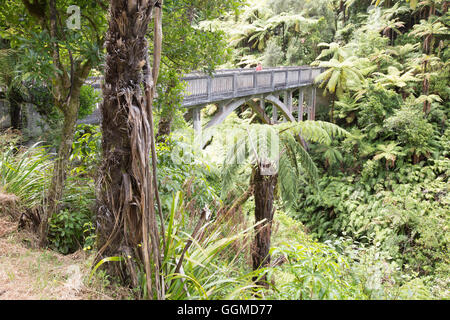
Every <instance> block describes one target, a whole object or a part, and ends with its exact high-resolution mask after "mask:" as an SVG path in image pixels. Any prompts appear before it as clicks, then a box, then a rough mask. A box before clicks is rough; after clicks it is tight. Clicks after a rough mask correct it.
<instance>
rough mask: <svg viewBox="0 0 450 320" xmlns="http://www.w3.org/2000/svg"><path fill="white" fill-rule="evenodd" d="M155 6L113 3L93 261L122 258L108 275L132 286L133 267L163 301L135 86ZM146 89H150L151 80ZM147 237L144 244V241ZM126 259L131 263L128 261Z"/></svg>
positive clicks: (143, 120) (143, 106) (143, 112)
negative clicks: (141, 271) (140, 269)
mask: <svg viewBox="0 0 450 320" xmlns="http://www.w3.org/2000/svg"><path fill="white" fill-rule="evenodd" d="M158 5H159V4H158V3H157V2H156V1H151V0H143V1H140V5H139V6H138V5H137V2H136V1H133V0H128V1H127V0H113V1H111V4H110V16H109V28H108V32H107V35H106V44H105V45H106V52H107V55H106V63H105V83H104V84H103V97H104V99H103V103H102V105H101V112H102V116H103V117H102V131H103V139H102V155H103V160H102V167H101V177H100V180H99V183H98V185H99V190H98V192H99V194H98V202H99V203H98V204H99V207H98V208H99V209H98V212H97V226H98V228H97V235H98V246H99V253H98V257H97V260H98V259H100V258H102V257H108V256H117V255H119V256H123V257H124V258H125V260H126V263H125V265H126V269H122V268H121V267H120V265H119V264H113V265H111V266H110V268H109V269H108V272H109V273H112V274H114V275H118V276H121V277H122V278H130V279H131V282H132V284H133V285H137V277H136V266H134V263H133V260H134V259H136V260H137V261H140V262H141V263H142V264H143V266H144V269H145V274H146V280H147V289H148V294H149V297H150V298H153V297H155V298H157V299H162V298H164V290H163V285H162V279H161V278H160V276H159V269H160V261H161V257H160V254H161V253H160V248H159V244H160V240H159V235H158V230H157V223H156V215H155V210H154V201H153V199H154V197H153V195H154V189H153V184H152V170H151V167H150V165H151V164H150V158H149V154H150V150H151V140H152V139H153V137H152V136H151V127H150V123H149V119H150V118H149V114H148V112H151V99H150V101H149V102H150V104H149V103H146V99H145V97H144V95H143V92H142V90H141V87H140V85H141V84H142V83H143V67H146V72H147V73H148V72H153V73H155V68H153V71H152V70H149V68H148V65H147V62H146V61H147V52H148V44H147V41H146V39H145V35H146V33H147V29H148V24H149V22H150V20H151V19H152V13H153V9H154V7H155V6H158ZM146 84H147V85H148V86H151V87H150V89H151V91H152V92H153V90H154V89H153V86H154V85H155V83H154V79H153V81H152V82H151V83H146ZM149 237H150V239H149ZM128 255H130V256H131V257H132V258H128Z"/></svg>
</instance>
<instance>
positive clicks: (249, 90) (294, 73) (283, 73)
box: [182, 66, 322, 106]
mask: <svg viewBox="0 0 450 320" xmlns="http://www.w3.org/2000/svg"><path fill="white" fill-rule="evenodd" d="M321 72H322V69H321V68H318V67H309V66H301V67H281V68H269V69H263V70H260V71H256V70H255V69H251V70H246V69H232V70H221V71H219V72H216V73H214V74H213V75H212V77H211V76H209V75H207V74H201V73H195V74H190V75H187V76H185V77H183V78H182V80H183V81H185V82H186V89H185V93H184V102H183V105H184V106H192V105H198V104H200V103H208V102H213V101H220V100H225V99H230V98H236V97H243V96H248V95H252V94H262V93H267V92H274V91H277V90H286V89H290V88H297V87H300V86H302V85H310V84H312V83H313V82H314V79H315V77H317V76H318V75H319V74H320V73H321Z"/></svg>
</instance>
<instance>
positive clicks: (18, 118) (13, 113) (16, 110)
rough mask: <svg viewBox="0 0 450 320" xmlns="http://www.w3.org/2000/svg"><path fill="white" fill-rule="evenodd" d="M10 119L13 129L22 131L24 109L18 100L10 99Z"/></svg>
mask: <svg viewBox="0 0 450 320" xmlns="http://www.w3.org/2000/svg"><path fill="white" fill-rule="evenodd" d="M8 101H9V117H10V119H11V128H13V129H17V130H20V129H22V115H21V113H22V107H21V105H20V103H19V102H17V100H16V99H9V100H8Z"/></svg>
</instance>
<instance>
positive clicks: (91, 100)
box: [78, 85, 101, 119]
mask: <svg viewBox="0 0 450 320" xmlns="http://www.w3.org/2000/svg"><path fill="white" fill-rule="evenodd" d="M100 101H101V95H100V93H99V92H97V91H95V89H94V88H93V87H92V86H89V85H85V86H82V87H81V89H80V109H79V110H78V119H83V118H85V117H87V116H88V115H90V114H91V113H92V112H93V111H94V109H95V108H96V106H97V103H99V102H100Z"/></svg>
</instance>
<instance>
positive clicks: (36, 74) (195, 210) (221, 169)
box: [0, 0, 450, 299]
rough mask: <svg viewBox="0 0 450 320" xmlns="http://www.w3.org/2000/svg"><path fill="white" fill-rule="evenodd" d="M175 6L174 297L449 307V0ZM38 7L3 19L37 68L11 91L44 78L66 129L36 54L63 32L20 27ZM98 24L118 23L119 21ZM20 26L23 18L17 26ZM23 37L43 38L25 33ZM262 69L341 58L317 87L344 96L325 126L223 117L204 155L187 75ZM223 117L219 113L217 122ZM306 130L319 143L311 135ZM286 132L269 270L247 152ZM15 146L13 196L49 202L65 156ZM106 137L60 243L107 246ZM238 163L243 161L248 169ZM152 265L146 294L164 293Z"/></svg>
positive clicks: (169, 185)
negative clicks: (99, 208)
mask: <svg viewBox="0 0 450 320" xmlns="http://www.w3.org/2000/svg"><path fill="white" fill-rule="evenodd" d="M61 3H62V4H64V5H66V2H65V1H62V2H61ZM164 4H165V7H164V19H165V20H164V30H165V31H164V33H165V40H164V43H163V57H162V69H161V73H160V79H159V83H160V84H161V85H160V86H159V87H158V97H157V99H156V110H155V116H156V118H157V120H159V128H161V127H162V126H164V125H166V126H167V125H168V128H169V130H168V131H169V132H170V135H169V136H167V137H166V138H165V139H162V140H160V139H158V143H157V165H158V168H157V169H158V170H157V174H158V176H157V178H158V180H157V183H158V188H159V193H160V195H161V201H162V212H163V220H164V225H163V226H160V227H165V232H164V237H163V239H161V242H162V247H164V255H163V258H164V259H163V260H164V261H163V263H162V266H163V267H162V269H164V270H163V272H164V275H165V278H164V279H165V281H166V284H167V285H166V289H167V292H166V298H168V299H223V298H229V299H252V298H255V297H260V298H263V299H266V298H267V299H449V298H450V296H449V291H448V287H449V285H450V258H449V257H450V255H449V247H450V238H449V228H450V215H449V212H450V187H449V186H450V185H449V176H450V128H449V126H448V118H449V117H450V99H449V98H450V90H449V87H450V77H449V75H450V65H449V63H448V58H449V56H450V50H449V48H448V43H449V30H448V25H449V18H450V16H449V13H448V11H447V2H445V1H439V0H433V1H422V2H418V1H413V0H411V1H404V0H399V1H394V0H392V1H371V0H366V1H352V0H347V1H334V0H316V1H312V0H311V1H300V0H276V1H264V0H260V1H258V0H251V1H250V0H249V1H248V5H246V6H245V5H241V4H240V3H239V2H238V1H232V0H228V1H213V0H211V1H194V0H192V1H188V0H183V1H165V2H164ZM18 8H20V10H18ZM89 8H90V7H89ZM93 8H94V9H95V8H97V7H96V6H94V7H93ZM16 9H17V10H16ZM16 11H17V12H16ZM22 11H23V7H22V6H21V5H20V4H17V3H12V2H8V10H5V11H4V13H2V14H0V23H1V25H0V27H1V29H0V31H1V34H0V35H1V36H2V37H7V38H8V41H7V42H8V43H7V44H6V45H5V47H6V48H10V47H15V48H16V49H17V54H26V59H23V60H22V62H21V64H20V65H19V66H18V67H20V68H22V69H20V70H22V72H23V73H22V74H21V76H20V77H19V78H17V79H19V80H18V82H14V83H13V82H12V81H9V80H11V79H9V78H8V77H9V76H10V75H11V74H12V73H14V72H20V70H19V69H18V70H16V71H13V69H11V70H7V69H6V68H5V70H3V71H4V72H3V74H2V75H1V76H2V77H3V80H2V81H3V82H2V84H1V85H2V86H12V84H17V86H18V87H19V88H20V87H21V86H23V85H24V84H27V83H31V82H30V81H35V82H36V83H38V84H39V85H29V86H28V87H27V90H23V95H24V96H27V97H28V96H29V97H31V98H32V99H31V100H33V101H34V102H35V104H36V105H37V108H38V110H39V112H40V113H41V114H42V115H45V117H46V119H47V120H48V123H49V124H50V123H57V122H58V121H60V120H61V119H60V117H61V116H60V115H58V113H56V112H55V108H54V106H53V103H54V102H53V99H52V96H51V89H50V88H51V83H50V82H51V81H48V79H49V74H52V72H54V66H52V63H51V57H50V54H49V52H48V48H41V49H39V50H37V49H36V48H40V46H39V45H38V43H39V42H42V43H49V44H51V43H52V41H51V39H50V37H49V34H48V33H45V32H41V33H36V28H37V27H36V26H33V25H30V21H29V20H21V15H22ZM97 18H98V19H99V21H98V23H101V22H103V21H104V18H105V16H104V15H101V17H97ZM6 20H8V23H6V22H5V21H6ZM10 25H14V26H15V27H14V28H6V26H10ZM22 29H24V30H26V31H27V32H24V33H23V34H22V33H20V32H19V31H20V30H22ZM93 34H94V33H93ZM93 34H88V35H87V36H86V35H81V34H78V33H74V34H71V35H70V37H69V38H68V39H66V41H65V42H64V41H63V43H66V44H67V48H66V47H64V49H62V50H63V53H64V54H65V55H68V54H69V51H68V48H69V47H70V46H69V44H70V43H72V42H75V43H77V45H78V46H79V47H77V48H76V50H75V48H74V52H75V51H76V52H78V54H79V55H80V56H86V57H91V56H94V58H95V59H94V58H92V59H93V61H95V63H98V62H99V61H100V59H101V58H102V57H101V53H100V49H99V48H98V47H97V46H96V45H93V42H92V41H88V40H89V39H88V38H89V37H90V36H93ZM77 39H78V40H77ZM180 39H181V40H182V41H181V40H180ZM6 50H10V49H6ZM3 52H8V51H3ZM66 60H67V61H68V58H66ZM4 61H6V60H3V63H4ZM67 61H65V62H66V63H67ZM260 61H261V62H263V66H264V67H266V66H267V67H268V66H282V65H303V64H312V65H318V66H321V67H324V68H325V71H324V72H323V73H322V74H321V75H319V76H318V77H317V78H316V82H317V85H318V86H319V87H321V88H323V89H324V90H323V93H324V95H328V96H327V99H328V98H329V105H328V106H327V108H326V109H321V110H318V112H317V115H316V120H317V121H314V122H312V121H304V122H302V123H299V124H292V123H280V124H277V125H274V126H267V125H263V124H259V123H258V121H259V120H257V119H255V116H254V114H253V113H252V112H250V111H249V110H236V112H234V113H233V114H232V115H230V116H229V117H227V119H226V120H225V121H224V122H223V123H222V124H220V125H219V126H217V127H216V130H217V131H218V132H220V133H221V134H220V135H215V136H214V137H213V138H212V140H210V141H209V143H208V146H207V147H206V148H205V150H201V149H200V148H199V147H198V146H197V145H195V144H193V143H192V141H193V140H194V139H193V136H194V134H193V130H192V128H190V126H191V125H190V124H189V120H188V117H186V118H184V117H183V112H184V110H181V109H180V108H178V107H179V105H180V103H181V93H182V91H183V84H182V83H180V82H179V77H180V75H181V74H183V73H187V72H190V71H192V70H195V69H202V70H204V71H207V72H208V71H211V70H213V69H215V68H227V67H233V68H234V67H253V66H255V65H256V64H257V63H258V62H260ZM0 62H1V60H0ZM24 70H26V71H27V72H24ZM45 80H47V82H48V83H47V85H44V84H43V83H42V82H46V81H45ZM27 81H29V82H27ZM25 91H26V92H25ZM99 98H100V97H99V96H98V94H96V93H95V92H94V90H93V89H92V88H91V87H89V86H83V87H81V93H80V112H79V117H80V118H83V117H84V116H86V115H88V114H89V113H90V112H92V110H93V108H94V106H95V104H96V103H98V102H99ZM295 103H298V101H297V100H296V99H295V100H294V104H295ZM266 107H267V106H266ZM268 108H269V110H267V111H268V114H269V115H270V113H271V112H272V110H270V109H271V106H269V107H268ZM216 110H217V108H216V107H215V106H208V107H206V108H204V109H203V110H202V113H203V117H202V118H203V120H202V121H204V122H206V121H208V119H209V118H210V117H211V116H212V115H213V114H214V113H215V112H216ZM326 121H330V122H326ZM172 124H173V126H172ZM155 125H156V123H155ZM56 127H57V126H56V125H54V126H53V125H51V126H50V130H49V132H48V137H47V140H50V143H51V144H53V145H57V144H58V140H57V138H54V136H55V134H54V130H55V129H56ZM299 133H301V134H302V136H303V138H305V139H306V140H307V142H308V148H304V146H302V145H300V143H299V142H298V141H297V140H296V139H295V137H296V136H297V135H298V134H299ZM164 134H165V133H164ZM271 135H277V137H279V138H280V140H279V142H280V148H279V149H278V151H279V153H277V156H279V160H280V162H279V168H278V169H279V171H278V177H277V179H278V180H277V184H276V188H275V191H274V197H275V201H274V206H275V208H276V212H275V218H274V225H273V235H272V249H271V255H272V258H273V259H272V261H273V265H271V266H268V267H267V268H261V269H260V270H258V271H256V272H255V271H252V270H251V266H250V263H249V260H251V247H250V246H251V245H250V242H251V241H250V238H251V237H252V232H251V231H252V230H253V227H254V215H253V213H254V211H255V204H254V198H253V196H249V197H247V198H245V199H244V200H243V201H242V202H241V203H239V201H238V200H239V199H240V198H241V196H242V195H245V194H246V192H247V191H248V190H251V188H249V186H252V174H253V172H252V169H253V168H254V167H255V158H258V154H253V155H252V154H245V155H244V154H243V153H244V152H247V151H248V150H251V144H252V139H253V138H254V139H256V140H258V139H259V138H260V137H263V138H268V137H270V136H271ZM52 137H53V138H52ZM0 138H1V140H0V195H1V194H2V193H4V194H8V195H14V196H15V197H17V204H18V206H17V207H16V208H14V210H16V213H18V214H20V213H23V212H28V211H30V210H32V209H35V208H38V207H39V206H40V205H42V204H43V203H45V201H46V198H45V192H46V190H47V188H48V185H49V183H50V182H49V180H50V176H51V174H50V173H51V172H50V168H51V165H52V164H53V160H54V155H53V154H50V153H49V152H48V151H49V149H50V148H47V149H46V148H44V147H42V146H40V145H39V144H38V145H35V146H33V147H30V148H25V147H20V146H19V145H20V143H21V141H20V140H21V138H20V135H16V134H13V133H10V132H8V133H4V134H0ZM101 139H102V137H101V131H100V128H99V127H98V126H91V125H79V126H78V127H77V130H76V133H75V136H74V139H73V143H72V150H71V156H70V168H69V170H68V172H67V183H66V192H65V194H64V196H63V199H62V200H61V210H60V211H59V213H56V214H53V215H52V216H51V219H50V223H49V225H50V230H49V247H50V248H52V249H54V250H57V251H59V252H61V253H64V254H67V253H72V252H75V251H76V250H79V249H83V248H84V250H85V251H87V252H90V251H91V250H92V251H93V252H95V249H97V248H96V237H95V228H96V226H95V224H94V221H95V214H94V212H95V211H96V210H95V206H96V203H95V197H96V194H95V190H96V184H95V180H96V179H97V173H98V171H99V168H100V164H101V154H100V151H101ZM269 149H270V147H269ZM238 157H242V158H243V159H244V161H243V162H241V163H236V162H234V160H236V158H238ZM230 163H231V165H230ZM237 202H238V203H237ZM236 203H237V205H236ZM234 205H236V206H234ZM1 208H2V203H1V202H0V209H1ZM155 208H157V207H156V206H155ZM206 212H210V213H211V216H210V217H209V220H208V219H206V218H205V213H206ZM204 219H206V220H204ZM200 222H202V224H201V225H200V229H196V226H197V223H200ZM126 258H127V257H110V259H109V260H108V259H106V260H104V261H103V262H102V263H121V262H122V261H124V259H126ZM180 261H181V262H180ZM140 267H141V266H138V270H137V277H138V281H139V285H138V287H137V288H135V293H136V296H137V297H144V298H148V294H147V293H146V283H145V281H146V277H145V274H144V273H143V271H142V270H143V269H142V270H141V269H139V268H140ZM181 267H182V268H181ZM94 270H97V268H95V269H94ZM265 276H268V279H270V283H268V285H267V287H259V286H257V285H255V283H254V281H253V280H254V279H252V277H259V278H262V277H265ZM126 284H129V283H126Z"/></svg>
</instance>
